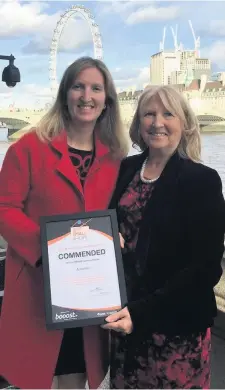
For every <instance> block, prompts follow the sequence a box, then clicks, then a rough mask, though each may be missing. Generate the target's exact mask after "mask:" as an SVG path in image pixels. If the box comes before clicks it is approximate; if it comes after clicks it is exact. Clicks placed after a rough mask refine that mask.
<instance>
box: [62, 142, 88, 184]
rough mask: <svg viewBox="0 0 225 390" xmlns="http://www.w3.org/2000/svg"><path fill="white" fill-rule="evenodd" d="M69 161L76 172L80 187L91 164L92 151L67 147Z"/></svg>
mask: <svg viewBox="0 0 225 390" xmlns="http://www.w3.org/2000/svg"><path fill="white" fill-rule="evenodd" d="M68 152H69V156H70V159H71V161H72V163H73V165H74V166H75V168H76V170H77V174H78V176H79V178H80V182H81V184H82V186H83V185H84V182H85V179H86V176H87V174H88V171H89V168H90V166H91V164H92V162H93V156H94V153H93V151H92V150H91V151H87V150H80V149H75V148H72V147H71V146H69V147H68Z"/></svg>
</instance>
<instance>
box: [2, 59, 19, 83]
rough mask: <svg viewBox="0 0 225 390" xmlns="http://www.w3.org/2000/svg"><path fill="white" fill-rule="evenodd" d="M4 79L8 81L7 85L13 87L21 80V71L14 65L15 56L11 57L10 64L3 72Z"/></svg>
mask: <svg viewBox="0 0 225 390" xmlns="http://www.w3.org/2000/svg"><path fill="white" fill-rule="evenodd" d="M10 57H11V56H10ZM2 81H4V82H5V83H6V85H7V87H11V88H12V87H15V85H16V84H17V83H19V82H20V71H19V69H18V68H17V67H16V66H15V65H14V57H13V56H12V57H11V58H10V59H9V65H8V66H6V68H5V69H4V70H3V72H2Z"/></svg>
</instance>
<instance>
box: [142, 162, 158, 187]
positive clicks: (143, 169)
mask: <svg viewBox="0 0 225 390" xmlns="http://www.w3.org/2000/svg"><path fill="white" fill-rule="evenodd" d="M147 161H148V157H147V158H146V159H145V161H144V162H143V164H142V167H141V171H140V178H141V181H142V182H143V183H146V184H150V183H154V182H155V181H156V180H158V178H159V176H158V177H156V178H155V179H145V178H144V171H145V167H146V164H147Z"/></svg>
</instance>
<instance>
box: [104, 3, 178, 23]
mask: <svg viewBox="0 0 225 390" xmlns="http://www.w3.org/2000/svg"><path fill="white" fill-rule="evenodd" d="M101 12H102V13H103V14H104V13H117V14H119V15H120V17H121V18H122V19H123V20H124V21H125V23H126V24H128V25H132V24H137V23H144V22H149V21H164V20H172V19H174V18H176V17H177V16H178V15H179V13H180V7H178V6H172V5H168V6H163V7H161V6H158V5H157V2H156V1H142V0H140V1H135V0H130V1H114V2H112V3H111V4H107V5H106V6H105V7H103V9H102V10H101Z"/></svg>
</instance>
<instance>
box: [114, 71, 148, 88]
mask: <svg viewBox="0 0 225 390" xmlns="http://www.w3.org/2000/svg"><path fill="white" fill-rule="evenodd" d="M112 73H113V72H112ZM129 73H130V74H127V70H126V69H124V71H123V73H122V70H120V73H119V76H120V77H119V78H116V74H115V73H113V74H114V83H115V85H116V87H117V88H120V89H121V90H124V89H127V88H130V87H134V88H135V89H136V90H138V89H143V86H144V85H145V84H148V83H149V82H150V69H149V67H143V68H139V69H132V70H130V71H129ZM131 74H132V75H131Z"/></svg>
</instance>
